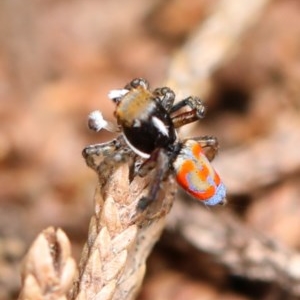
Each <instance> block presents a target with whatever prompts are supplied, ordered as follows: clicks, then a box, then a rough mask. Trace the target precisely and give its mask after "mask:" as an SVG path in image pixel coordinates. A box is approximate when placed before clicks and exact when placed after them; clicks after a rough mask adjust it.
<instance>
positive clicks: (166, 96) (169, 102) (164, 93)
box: [153, 87, 175, 112]
mask: <svg viewBox="0 0 300 300" xmlns="http://www.w3.org/2000/svg"><path fill="white" fill-rule="evenodd" d="M153 94H154V96H157V97H159V98H160V101H161V104H162V106H163V107H164V108H165V110H166V111H168V112H169V111H170V110H171V108H172V107H173V103H174V101H175V93H174V92H173V91H172V90H171V89H170V88H168V87H161V88H156V89H155V90H154V91H153Z"/></svg>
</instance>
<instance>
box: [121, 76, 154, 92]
mask: <svg viewBox="0 0 300 300" xmlns="http://www.w3.org/2000/svg"><path fill="white" fill-rule="evenodd" d="M139 86H142V87H143V88H144V89H146V90H148V89H149V82H148V81H147V80H146V79H144V78H135V79H133V80H131V81H130V82H129V83H127V84H126V85H125V87H124V89H126V90H132V89H136V88H137V87H139Z"/></svg>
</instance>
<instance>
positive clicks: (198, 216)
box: [167, 201, 300, 297]
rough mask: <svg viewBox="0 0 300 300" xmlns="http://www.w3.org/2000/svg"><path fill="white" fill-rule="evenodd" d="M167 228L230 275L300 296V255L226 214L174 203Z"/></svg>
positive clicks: (181, 202)
mask: <svg viewBox="0 0 300 300" xmlns="http://www.w3.org/2000/svg"><path fill="white" fill-rule="evenodd" d="M169 220H170V222H168V224H167V228H168V229H170V230H172V231H176V234H180V235H182V236H183V237H184V239H185V240H187V241H188V242H189V243H190V244H191V245H193V246H194V247H195V248H197V249H199V250H201V251H204V252H207V253H210V254H211V255H212V256H214V258H215V259H216V260H217V261H218V262H220V263H222V264H223V265H226V267H227V268H228V269H229V270H230V271H231V273H233V274H236V275H239V276H243V277H245V278H249V279H252V280H261V281H264V282H273V283H276V284H277V285H278V286H280V287H282V288H283V289H284V290H286V291H288V292H289V293H290V294H291V295H293V296H297V297H299V296H300V253H299V252H297V251H294V250H291V249H288V248H285V247H283V246H281V245H279V244H278V243H276V241H274V240H272V239H271V238H268V237H265V236H263V235H262V234H261V233H259V232H257V231H255V230H253V229H251V228H248V227H247V226H246V225H244V224H243V223H242V222H240V221H239V220H237V219H236V217H235V216H234V215H233V214H230V213H229V211H226V212H224V211H222V212H221V213H219V214H217V213H216V212H210V211H208V210H207V209H203V208H201V207H195V206H192V207H191V206H189V205H187V204H186V203H184V202H183V201H176V204H175V205H174V208H173V210H172V213H171V215H170V218H169Z"/></svg>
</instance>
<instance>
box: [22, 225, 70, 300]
mask: <svg viewBox="0 0 300 300" xmlns="http://www.w3.org/2000/svg"><path fill="white" fill-rule="evenodd" d="M75 273H76V263H75V261H74V259H73V258H72V256H71V246H70V242H69V240H68V238H67V236H66V235H65V233H64V232H63V231H62V230H61V229H54V228H53V227H49V228H47V229H46V230H44V231H43V232H42V233H41V234H40V235H39V236H38V237H37V238H36V240H35V241H34V242H33V244H32V246H31V248H30V249H29V251H28V254H27V255H26V257H25V260H24V264H23V270H22V290H21V293H20V296H19V299H20V300H25V299H26V300H30V299H32V300H33V299H34V300H36V299H56V300H57V299H59V300H64V299H67V294H68V292H69V290H70V288H71V286H72V282H73V279H74V276H75Z"/></svg>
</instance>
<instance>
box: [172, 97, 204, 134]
mask: <svg viewBox="0 0 300 300" xmlns="http://www.w3.org/2000/svg"><path fill="white" fill-rule="evenodd" d="M185 106H188V107H189V108H190V109H191V110H190V111H186V112H183V113H180V114H178V115H175V116H173V117H172V121H173V124H174V127H175V128H178V127H181V126H183V125H186V124H189V123H192V122H195V121H197V120H199V119H202V118H203V117H204V116H205V112H206V109H205V106H204V104H203V103H202V101H201V100H200V98H198V97H191V96H190V97H188V98H185V99H183V100H181V101H180V102H178V103H177V104H175V105H174V106H173V107H172V108H171V110H170V113H171V114H173V113H176V112H177V111H179V110H180V109H182V108H184V107H185Z"/></svg>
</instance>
